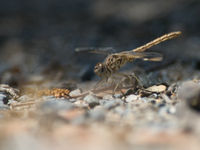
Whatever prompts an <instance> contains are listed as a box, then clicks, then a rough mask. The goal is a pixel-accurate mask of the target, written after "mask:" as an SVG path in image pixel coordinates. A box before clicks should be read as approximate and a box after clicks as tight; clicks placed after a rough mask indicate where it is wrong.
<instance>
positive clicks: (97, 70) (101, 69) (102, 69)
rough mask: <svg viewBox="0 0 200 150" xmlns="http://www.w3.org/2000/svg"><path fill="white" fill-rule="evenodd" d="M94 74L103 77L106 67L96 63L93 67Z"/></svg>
mask: <svg viewBox="0 0 200 150" xmlns="http://www.w3.org/2000/svg"><path fill="white" fill-rule="evenodd" d="M94 72H95V73H96V74H97V75H98V76H99V77H102V76H104V74H105V72H106V67H105V65H104V64H103V63H98V64H96V65H95V67H94Z"/></svg>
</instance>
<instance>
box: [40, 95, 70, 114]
mask: <svg viewBox="0 0 200 150" xmlns="http://www.w3.org/2000/svg"><path fill="white" fill-rule="evenodd" d="M72 108H74V105H73V104H72V103H70V102H68V101H67V100H61V99H56V98H52V99H49V100H47V101H45V102H43V103H42V104H41V105H40V109H41V110H42V111H44V112H55V111H62V110H69V109H72Z"/></svg>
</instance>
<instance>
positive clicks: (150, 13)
mask: <svg viewBox="0 0 200 150" xmlns="http://www.w3.org/2000/svg"><path fill="white" fill-rule="evenodd" d="M199 15H200V1H199V0H167V1H166V0H163V1H161V0H151V1H149V0H123V1H121V0H74V1H71V0H42V1H41V0H34V1H27V0H7V1H0V73H1V74H3V73H5V70H9V69H10V70H11V72H14V73H19V72H23V73H27V74H26V75H27V76H28V75H29V74H33V73H34V74H37V73H41V72H43V73H44V72H47V73H48V71H49V69H53V72H56V70H57V69H61V70H62V69H63V70H65V71H67V72H68V73H69V72H70V73H71V75H69V74H70V73H69V74H68V77H69V76H73V77H75V76H76V77H78V78H79V77H81V78H82V79H83V80H89V79H91V78H92V76H93V75H92V68H93V66H94V65H95V63H97V62H99V61H103V59H104V56H98V55H94V54H90V53H85V54H84V53H75V52H74V49H75V48H76V47H91V46H92V47H104V46H106V47H107V46H111V47H114V48H116V50H117V51H122V50H129V49H132V48H135V47H137V46H141V45H142V44H145V43H146V42H149V41H150V40H152V39H154V38H156V37H158V36H161V35H163V34H165V33H168V32H172V31H177V30H180V31H182V33H183V34H182V36H181V37H180V38H178V39H174V40H171V41H168V42H165V43H162V44H161V45H158V46H155V47H154V48H152V49H153V50H154V51H159V52H161V53H163V54H164V56H165V61H164V62H166V61H170V60H173V61H174V60H175V61H185V63H191V62H193V61H194V62H195V63H196V64H198V63H199V60H200V50H199V49H200V30H199V27H200V17H199ZM141 64H142V63H141ZM199 64H200V63H199ZM144 66H146V65H144ZM147 66H148V65H147ZM88 72H89V73H88ZM90 73H91V74H90ZM2 82H3V81H2Z"/></svg>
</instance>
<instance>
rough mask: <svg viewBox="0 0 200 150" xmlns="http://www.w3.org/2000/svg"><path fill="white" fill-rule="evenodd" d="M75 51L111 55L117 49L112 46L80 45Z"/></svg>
mask: <svg viewBox="0 0 200 150" xmlns="http://www.w3.org/2000/svg"><path fill="white" fill-rule="evenodd" d="M75 52H89V53H96V54H103V55H109V54H112V53H114V52H116V51H115V50H114V49H113V48H112V47H80V48H76V49H75Z"/></svg>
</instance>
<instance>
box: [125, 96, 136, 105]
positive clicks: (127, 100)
mask: <svg viewBox="0 0 200 150" xmlns="http://www.w3.org/2000/svg"><path fill="white" fill-rule="evenodd" d="M138 98H139V97H138V96H137V95H134V94H131V95H129V96H127V98H126V100H125V101H126V102H127V103H129V102H132V101H135V100H138Z"/></svg>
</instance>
